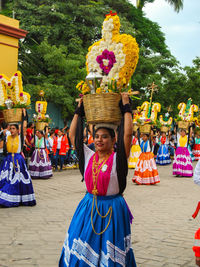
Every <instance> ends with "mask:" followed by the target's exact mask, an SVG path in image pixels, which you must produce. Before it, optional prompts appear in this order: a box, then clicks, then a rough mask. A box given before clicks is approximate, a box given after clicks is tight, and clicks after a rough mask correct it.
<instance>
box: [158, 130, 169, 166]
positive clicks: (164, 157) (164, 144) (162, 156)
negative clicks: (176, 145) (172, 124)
mask: <svg viewBox="0 0 200 267" xmlns="http://www.w3.org/2000/svg"><path fill="white" fill-rule="evenodd" d="M160 142H161V145H160V147H159V149H158V153H157V157H156V164H159V165H167V164H170V163H171V158H170V153H169V149H168V145H169V140H168V138H167V136H166V133H165V132H161V138H160Z"/></svg>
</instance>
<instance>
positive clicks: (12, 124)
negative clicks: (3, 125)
mask: <svg viewBox="0 0 200 267" xmlns="http://www.w3.org/2000/svg"><path fill="white" fill-rule="evenodd" d="M10 126H14V127H15V128H16V129H17V130H19V125H18V124H16V123H11V124H10Z"/></svg>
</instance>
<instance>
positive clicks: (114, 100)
mask: <svg viewBox="0 0 200 267" xmlns="http://www.w3.org/2000/svg"><path fill="white" fill-rule="evenodd" d="M120 99H121V95H120V94H116V93H106V94H88V95H84V96H83V104H84V109H85V116H86V120H87V122H88V123H90V124H98V123H112V124H115V125H119V124H120V121H121V117H122V114H121V111H120V108H119V101H120Z"/></svg>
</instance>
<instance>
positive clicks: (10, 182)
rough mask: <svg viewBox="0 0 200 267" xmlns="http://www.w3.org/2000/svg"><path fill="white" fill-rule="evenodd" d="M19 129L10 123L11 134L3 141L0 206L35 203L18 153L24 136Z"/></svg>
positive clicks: (29, 182)
mask: <svg viewBox="0 0 200 267" xmlns="http://www.w3.org/2000/svg"><path fill="white" fill-rule="evenodd" d="M19 130H20V129H19V125H18V124H11V126H10V133H11V135H8V136H7V138H6V140H5V143H4V152H5V153H6V154H7V155H6V157H5V158H4V160H3V163H2V164H1V166H0V206H4V207H17V206H19V205H24V206H34V205H36V201H35V194H34V191H33V186H32V181H31V177H30V174H29V172H28V170H27V167H26V163H25V160H24V158H23V157H22V155H21V154H20V153H21V150H22V147H23V142H24V137H23V133H21V135H20V134H19Z"/></svg>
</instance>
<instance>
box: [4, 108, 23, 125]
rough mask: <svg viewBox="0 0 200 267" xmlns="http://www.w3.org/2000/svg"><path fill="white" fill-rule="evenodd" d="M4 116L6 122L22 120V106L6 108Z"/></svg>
mask: <svg viewBox="0 0 200 267" xmlns="http://www.w3.org/2000/svg"><path fill="white" fill-rule="evenodd" d="M3 116H4V120H5V122H6V123H17V122H21V121H22V108H11V109H4V110H3Z"/></svg>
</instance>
